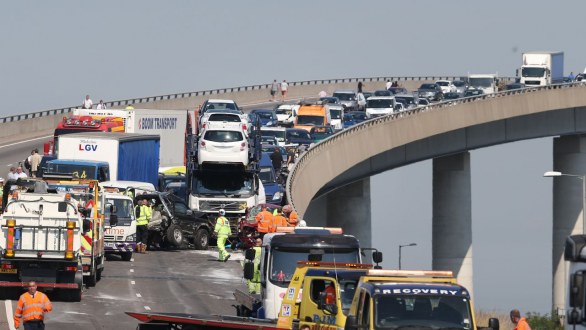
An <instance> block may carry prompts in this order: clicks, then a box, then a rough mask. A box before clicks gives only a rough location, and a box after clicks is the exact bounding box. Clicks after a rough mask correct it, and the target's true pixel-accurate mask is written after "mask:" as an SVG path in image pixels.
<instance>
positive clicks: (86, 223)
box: [83, 219, 92, 233]
mask: <svg viewBox="0 0 586 330" xmlns="http://www.w3.org/2000/svg"><path fill="white" fill-rule="evenodd" d="M91 226H92V222H91V220H90V219H83V232H84V233H87V232H88V231H90V229H91Z"/></svg>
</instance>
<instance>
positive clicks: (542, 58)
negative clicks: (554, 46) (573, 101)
mask: <svg viewBox="0 0 586 330" xmlns="http://www.w3.org/2000/svg"><path fill="white" fill-rule="evenodd" d="M563 80H564V52H527V53H523V63H522V65H521V80H520V82H521V83H522V84H525V85H527V86H546V85H550V84H556V83H561V82H563Z"/></svg>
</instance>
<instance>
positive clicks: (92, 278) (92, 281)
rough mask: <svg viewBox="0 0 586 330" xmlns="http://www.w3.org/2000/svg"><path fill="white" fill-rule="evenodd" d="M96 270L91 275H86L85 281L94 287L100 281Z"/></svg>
mask: <svg viewBox="0 0 586 330" xmlns="http://www.w3.org/2000/svg"><path fill="white" fill-rule="evenodd" d="M96 272H97V271H96V270H94V271H93V272H91V273H90V275H89V276H84V277H83V279H84V282H85V284H86V285H87V287H88V288H91V287H94V286H96V282H97V281H98V278H97V275H96Z"/></svg>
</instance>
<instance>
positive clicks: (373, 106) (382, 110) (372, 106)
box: [366, 96, 400, 119]
mask: <svg viewBox="0 0 586 330" xmlns="http://www.w3.org/2000/svg"><path fill="white" fill-rule="evenodd" d="M395 110H396V111H397V112H398V111H400V108H399V107H397V102H396V101H395V97H394V96H371V97H369V98H368V100H366V118H369V119H370V118H375V117H380V116H386V115H390V114H392V113H393V112H394V111H395Z"/></svg>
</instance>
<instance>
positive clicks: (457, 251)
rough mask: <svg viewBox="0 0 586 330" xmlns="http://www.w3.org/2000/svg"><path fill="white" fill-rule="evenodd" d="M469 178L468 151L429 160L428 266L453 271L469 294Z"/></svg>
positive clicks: (470, 263) (470, 208)
mask: <svg viewBox="0 0 586 330" xmlns="http://www.w3.org/2000/svg"><path fill="white" fill-rule="evenodd" d="M470 178H471V174H470V153H468V152H465V153H460V154H456V155H452V156H446V157H440V158H435V159H434V160H433V225H432V228H433V229H432V267H433V269H435V270H451V271H453V272H454V275H455V276H456V277H457V279H458V283H460V284H462V285H463V286H464V287H466V288H467V289H468V290H469V292H470V294H472V289H473V285H472V284H473V277H472V207H471V204H472V197H471V179H470Z"/></svg>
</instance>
